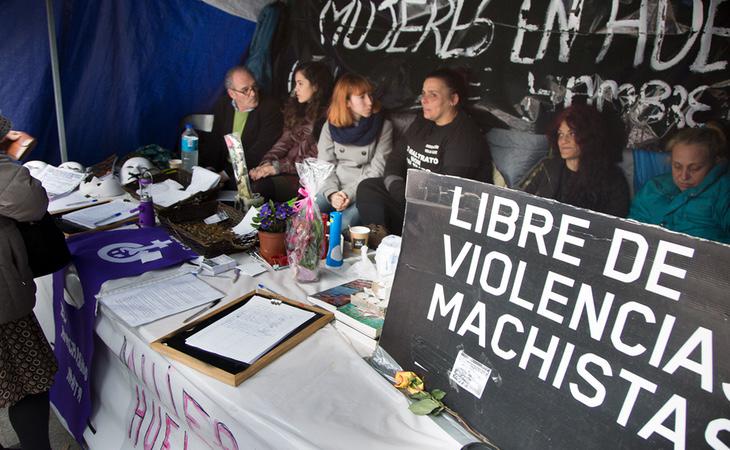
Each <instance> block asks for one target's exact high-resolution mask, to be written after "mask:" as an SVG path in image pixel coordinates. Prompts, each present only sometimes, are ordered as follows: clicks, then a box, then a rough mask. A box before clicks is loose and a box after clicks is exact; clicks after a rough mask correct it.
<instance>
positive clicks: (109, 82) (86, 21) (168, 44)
mask: <svg viewBox="0 0 730 450" xmlns="http://www.w3.org/2000/svg"><path fill="white" fill-rule="evenodd" d="M265 3H267V2H265V1H262V0H255V1H249V2H235V1H231V0H228V1H226V0H206V1H205V2H203V1H199V0H165V1H161V2H149V1H145V0H128V1H125V2H114V1H108V0H104V1H93V0H54V3H53V8H54V15H55V28H56V33H57V37H56V42H57V48H58V58H59V66H60V77H61V90H62V94H63V110H64V111H63V112H64V117H65V126H66V139H67V148H68V157H69V159H70V160H74V161H79V162H81V163H83V164H92V163H95V162H97V161H100V160H102V159H104V158H105V157H106V156H108V155H110V154H112V153H117V154H118V155H122V154H125V153H128V152H131V151H133V150H135V149H136V148H138V147H140V146H142V145H145V144H150V143H156V144H159V145H161V146H163V147H166V148H174V147H175V145H176V141H177V139H178V136H177V134H178V132H179V130H178V127H179V122H180V119H181V118H182V117H184V116H185V115H188V114H191V113H199V112H205V111H208V110H209V109H210V107H211V106H212V104H213V102H214V101H215V99H216V97H217V96H218V95H220V94H221V93H222V84H223V83H222V81H223V76H224V74H225V72H226V70H227V69H228V68H229V67H231V66H232V65H235V64H237V63H240V62H241V61H243V60H244V59H245V58H246V55H247V49H248V46H249V43H250V41H251V37H252V36H253V32H254V30H255V26H256V24H255V17H256V16H257V15H258V13H259V11H260V10H261V8H262V7H263V6H264V5H265ZM0 27H1V29H2V30H3V35H4V36H5V37H4V39H2V40H0V55H2V57H3V61H4V62H5V63H4V64H2V65H0V112H2V114H3V115H5V116H8V117H9V118H11V120H12V121H13V123H14V126H15V127H16V128H18V129H24V130H26V131H28V132H29V133H31V134H32V135H34V136H36V137H37V138H38V142H39V144H38V147H37V148H36V149H35V150H34V151H33V154H32V156H31V158H32V159H41V160H44V161H47V162H50V163H53V164H56V163H58V162H59V160H60V156H59V143H58V130H57V127H56V116H55V109H54V103H53V88H52V76H51V60H50V51H49V38H48V31H47V21H46V10H45V4H44V2H25V1H22V0H9V1H5V2H3V11H2V14H0Z"/></svg>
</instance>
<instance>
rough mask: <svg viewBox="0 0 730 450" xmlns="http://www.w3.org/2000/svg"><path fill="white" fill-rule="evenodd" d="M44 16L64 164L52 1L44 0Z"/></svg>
mask: <svg viewBox="0 0 730 450" xmlns="http://www.w3.org/2000/svg"><path fill="white" fill-rule="evenodd" d="M46 16H47V18H48V46H49V48H50V50H51V73H52V74H53V99H54V100H55V104H56V122H57V126H58V144H59V148H60V152H61V162H66V161H68V153H67V152H66V127H65V125H64V121H63V102H62V101H61V76H60V74H59V69H58V51H57V50H56V21H55V19H54V17H53V0H46Z"/></svg>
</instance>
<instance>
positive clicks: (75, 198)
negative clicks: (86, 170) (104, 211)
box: [48, 191, 109, 214]
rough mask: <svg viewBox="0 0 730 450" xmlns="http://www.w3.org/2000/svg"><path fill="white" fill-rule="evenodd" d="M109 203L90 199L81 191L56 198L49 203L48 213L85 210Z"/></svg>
mask: <svg viewBox="0 0 730 450" xmlns="http://www.w3.org/2000/svg"><path fill="white" fill-rule="evenodd" d="M107 201H109V200H108V199H107V200H102V199H98V198H93V197H89V196H88V195H86V194H84V193H82V192H80V191H74V192H71V193H70V194H68V195H63V196H60V197H54V198H53V199H52V200H51V201H49V202H48V212H49V213H51V214H56V213H59V212H62V211H72V210H74V209H80V208H85V207H87V206H89V205H93V204H96V203H105V202H107Z"/></svg>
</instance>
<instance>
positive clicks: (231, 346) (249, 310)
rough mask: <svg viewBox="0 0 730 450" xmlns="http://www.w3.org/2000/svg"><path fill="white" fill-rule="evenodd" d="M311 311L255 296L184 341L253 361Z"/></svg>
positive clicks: (227, 356) (311, 315)
mask: <svg viewBox="0 0 730 450" xmlns="http://www.w3.org/2000/svg"><path fill="white" fill-rule="evenodd" d="M312 317H314V313H313V312H311V311H308V310H306V309H301V308H297V307H295V306H291V305H288V304H286V303H276V304H275V303H272V302H271V300H269V299H267V298H263V297H261V296H259V295H255V296H253V297H251V298H250V299H249V300H248V301H247V302H246V303H245V304H244V305H243V306H241V307H239V308H238V309H237V310H235V311H233V312H232V313H230V314H228V315H227V316H225V317H223V318H222V319H220V320H218V321H217V322H215V323H212V324H210V325H208V326H207V327H205V328H204V329H202V330H200V331H199V332H197V333H195V334H193V335H192V336H190V337H189V338H187V339H186V340H185V342H186V343H187V344H188V345H190V346H192V347H196V348H199V349H201V350H205V351H207V352H211V353H215V354H216V355H221V356H224V357H226V358H231V359H235V360H236V361H241V362H244V363H246V364H253V363H254V362H255V361H256V360H257V359H259V358H260V357H261V356H263V355H264V354H265V353H266V352H268V351H269V350H271V349H272V348H274V347H275V346H276V345H277V344H279V342H281V341H282V340H283V339H284V338H285V337H286V336H287V335H288V334H289V333H291V332H292V331H294V330H296V329H297V328H299V327H300V326H301V325H302V324H304V323H305V322H306V321H308V320H309V319H311V318H312Z"/></svg>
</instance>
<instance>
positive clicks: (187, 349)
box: [150, 289, 334, 386]
mask: <svg viewBox="0 0 730 450" xmlns="http://www.w3.org/2000/svg"><path fill="white" fill-rule="evenodd" d="M255 295H258V296H261V297H264V298H266V299H270V300H272V301H274V302H280V303H282V304H287V305H289V306H293V307H295V308H300V309H303V310H306V311H310V312H312V313H314V316H313V317H312V318H310V319H309V320H307V321H306V322H304V323H303V324H302V325H301V326H299V327H298V328H297V329H295V330H294V331H292V332H291V333H289V334H288V335H287V336H285V337H284V338H283V339H282V340H280V341H279V342H278V344H276V345H275V346H274V347H273V348H271V349H270V350H269V351H268V352H266V353H265V354H263V355H262V356H261V357H260V358H258V359H257V360H256V361H254V362H253V363H252V364H246V363H244V362H242V361H236V360H234V359H230V358H226V357H224V356H220V355H217V354H215V353H211V352H207V351H205V350H201V349H199V348H196V347H193V346H190V345H187V344H186V343H185V340H186V339H187V338H188V337H190V336H192V335H193V334H194V333H197V332H198V331H200V330H202V329H204V328H205V327H206V326H208V325H210V324H212V323H214V322H216V321H217V320H219V319H221V318H223V317H225V316H226V315H228V314H230V313H232V312H233V311H235V310H236V309H238V308H239V307H241V306H242V305H244V304H245V303H246V302H247V301H248V300H249V299H251V298H252V297H253V296H255ZM333 319H334V314H333V313H331V312H329V311H326V310H324V309H322V308H319V307H316V306H310V305H306V304H304V303H300V302H297V301H294V300H290V299H288V298H286V297H282V296H280V295H276V294H273V293H271V292H269V291H265V290H258V289H257V290H255V291H251V292H249V293H247V294H245V295H243V296H242V297H239V298H238V299H236V300H234V301H232V302H231V303H229V304H227V305H225V306H224V307H222V308H220V309H217V310H214V311H211V312H209V313H207V314H205V315H203V316H201V317H199V318H197V319H196V320H195V321H193V322H190V323H187V324H184V325H183V326H181V327H180V328H178V329H176V330H174V331H172V332H170V333H168V334H167V335H165V336H163V337H161V338H159V339H157V340H155V341H153V342H152V343H151V344H150V346H151V347H152V348H153V349H154V350H155V351H157V352H159V353H161V354H162V355H165V356H167V357H169V358H170V359H173V360H175V361H179V362H181V363H183V364H185V365H186V366H188V367H192V368H193V369H195V370H197V371H199V372H202V373H204V374H206V375H208V376H211V377H213V378H215V379H217V380H219V381H222V382H224V383H226V384H229V385H231V386H238V385H239V384H241V383H242V382H243V381H244V380H246V379H247V378H250V377H251V376H253V375H254V374H255V373H256V372H258V371H259V370H261V369H263V368H264V367H266V366H267V365H269V364H270V363H271V362H272V361H274V360H275V359H276V358H278V357H279V356H281V355H283V354H284V353H286V352H287V351H289V350H290V349H292V348H294V347H295V346H296V345H297V344H299V343H300V342H302V341H303V340H304V339H306V338H307V337H309V336H311V335H312V334H314V332H315V331H317V330H319V329H320V328H322V327H323V326H325V325H327V323H329V322H330V321H332V320H333Z"/></svg>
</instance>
